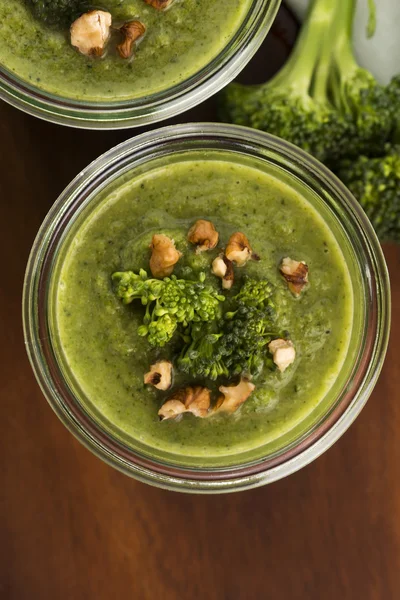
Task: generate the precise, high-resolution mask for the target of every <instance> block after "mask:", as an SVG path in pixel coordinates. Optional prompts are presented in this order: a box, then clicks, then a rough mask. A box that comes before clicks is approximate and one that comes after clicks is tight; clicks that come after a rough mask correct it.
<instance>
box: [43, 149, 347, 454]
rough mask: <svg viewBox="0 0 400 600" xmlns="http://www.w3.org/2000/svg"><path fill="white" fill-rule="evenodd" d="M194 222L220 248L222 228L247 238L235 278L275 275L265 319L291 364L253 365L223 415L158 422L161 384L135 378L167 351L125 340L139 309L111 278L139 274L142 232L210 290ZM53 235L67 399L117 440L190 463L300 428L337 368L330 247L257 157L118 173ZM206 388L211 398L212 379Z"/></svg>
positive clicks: (340, 276)
mask: <svg viewBox="0 0 400 600" xmlns="http://www.w3.org/2000/svg"><path fill="white" fill-rule="evenodd" d="M198 218H207V219H209V220H211V221H212V222H213V223H214V225H215V227H216V228H217V230H218V232H219V234H220V245H221V244H222V245H223V243H224V242H225V243H226V241H227V240H228V238H229V236H230V235H231V234H232V233H233V232H235V231H242V232H245V233H246V235H247V236H248V238H249V240H250V243H251V245H252V248H253V250H254V251H255V252H257V254H258V255H259V256H260V257H261V260H260V261H259V262H255V261H250V262H249V263H247V265H246V266H245V267H243V268H242V269H236V273H237V280H236V282H235V285H237V286H240V281H241V278H242V276H243V275H244V274H245V273H246V274H247V275H250V276H252V277H255V278H266V279H268V280H270V281H271V282H272V283H273V284H274V286H275V295H274V302H275V305H276V311H277V319H278V321H279V323H280V325H281V326H283V327H284V328H285V329H286V330H288V332H289V333H290V337H291V339H292V340H293V343H294V346H295V348H296V359H295V362H294V363H293V364H292V365H291V366H290V367H289V368H287V369H286V371H285V372H284V373H280V372H279V371H278V370H273V371H272V370H269V369H264V371H263V373H262V375H261V376H260V377H259V378H258V379H257V380H256V381H255V382H254V383H255V384H256V388H255V391H254V392H253V393H252V395H251V396H250V398H249V399H248V400H247V401H246V402H245V403H244V404H243V405H242V406H241V407H240V408H239V410H238V411H237V412H235V413H234V414H215V415H212V416H211V417H208V418H196V417H195V416H194V415H192V414H185V415H183V417H182V419H181V420H180V421H175V420H173V419H171V420H165V421H160V420H159V418H158V416H157V412H158V410H159V408H160V406H161V404H162V403H163V402H164V401H165V400H166V398H167V397H168V394H169V393H170V392H160V391H158V390H156V389H155V388H154V387H152V386H145V385H144V383H143V375H144V373H146V372H147V371H148V369H149V366H150V364H152V363H153V362H154V361H155V360H157V359H159V358H169V357H170V354H171V353H172V350H171V349H169V347H168V345H167V346H165V347H164V348H162V349H154V348H151V347H150V345H149V344H148V342H147V340H146V338H142V337H140V336H139V335H138V333H137V328H138V326H139V325H140V324H141V322H142V318H143V307H142V306H141V305H140V302H136V301H135V302H133V303H132V304H129V305H124V304H123V303H122V302H121V301H120V300H119V299H118V298H117V297H116V295H115V293H114V290H113V286H112V282H111V275H112V273H114V272H115V271H124V270H133V271H136V272H137V271H138V270H139V269H140V268H145V269H147V270H148V271H149V268H148V265H149V257H150V250H149V244H150V242H151V238H152V236H153V234H154V233H165V234H166V235H169V236H171V237H173V238H174V240H175V242H176V245H177V248H178V249H179V250H180V251H181V252H182V253H183V256H182V258H181V260H180V261H179V262H178V264H177V265H176V267H175V271H174V273H175V274H176V275H177V276H178V277H180V276H182V273H183V272H185V271H184V270H185V269H186V271H187V267H188V266H189V267H191V268H192V270H193V273H194V274H197V273H198V272H200V271H204V272H205V273H206V276H207V281H209V282H210V284H211V285H212V286H214V287H215V288H216V289H219V290H220V289H221V282H220V280H219V279H218V278H217V277H215V276H214V275H213V274H212V273H211V271H210V263H211V261H212V259H213V258H215V256H217V254H218V249H215V250H212V251H209V252H205V253H202V254H200V255H198V254H196V253H195V251H194V247H193V246H192V245H191V244H189V243H188V241H187V232H188V229H189V227H190V225H192V224H193V222H194V221H195V220H196V219H198ZM66 244H67V249H66V250H65V252H64V258H63V260H62V265H61V267H60V269H59V270H58V275H57V280H56V281H55V282H54V286H55V289H56V329H57V336H58V338H59V342H60V347H61V349H62V350H61V351H62V355H63V360H64V361H65V363H66V364H67V365H68V368H69V369H70V371H71V373H72V374H73V377H74V379H75V381H76V382H77V385H78V386H79V389H80V390H81V398H80V401H81V402H82V403H83V404H84V405H85V406H87V407H89V409H90V410H92V409H93V408H94V410H95V411H98V414H100V415H101V416H102V418H103V419H104V420H105V422H106V423H107V422H108V423H110V424H111V425H112V427H113V428H114V431H117V432H120V433H121V436H122V437H123V438H124V439H125V441H126V440H128V443H129V440H131V441H132V443H134V441H137V442H139V443H141V444H144V446H145V447H146V448H148V449H149V452H151V451H152V449H153V450H154V451H157V452H168V453H172V454H175V455H179V456H181V457H182V456H183V457H185V456H187V457H198V459H199V461H200V462H201V459H202V457H210V456H211V457H219V456H220V457H221V456H229V455H230V456H233V455H235V453H239V452H242V451H247V450H252V449H254V448H258V447H260V446H262V445H263V444H266V443H267V442H270V441H271V440H276V439H278V438H279V437H280V436H282V435H284V434H285V433H287V432H289V431H290V430H291V429H293V428H294V427H295V426H296V425H298V424H299V423H301V422H302V421H303V420H304V419H305V418H306V417H307V415H309V414H310V413H311V412H312V411H313V409H315V407H316V406H318V405H319V403H321V401H322V400H323V398H324V397H325V396H326V394H327V392H328V390H329V389H330V387H331V386H332V384H333V383H334V381H335V380H336V378H337V376H338V373H339V372H340V370H341V368H342V365H343V361H344V359H345V355H346V351H347V348H348V342H349V337H350V334H351V318H352V301H353V294H352V287H351V282H350V278H349V274H348V271H347V267H346V264H345V261H344V258H343V255H342V253H341V251H340V249H339V247H338V245H337V243H336V241H335V239H334V237H333V235H332V233H331V232H330V230H329V229H328V227H327V225H326V224H325V223H324V221H323V220H322V219H321V217H320V216H319V215H318V214H317V212H316V211H315V209H314V208H313V207H312V206H311V204H310V203H309V202H308V201H307V200H306V199H305V198H304V197H302V196H300V195H299V194H298V193H297V192H296V191H294V190H293V189H291V188H290V187H289V186H288V185H286V183H283V182H281V181H279V180H278V179H277V178H275V177H273V176H271V175H269V174H267V173H266V172H263V171H262V170H260V169H258V168H257V166H256V165H255V166H254V167H253V166H250V165H247V164H246V165H244V164H238V163H237V162H236V161H235V162H234V161H231V160H229V157H228V159H227V157H226V156H224V157H222V159H221V160H218V159H216V158H215V156H214V155H213V157H211V158H210V157H207V156H206V155H204V157H203V158H201V157H200V158H199V157H197V158H196V159H193V160H192V159H190V157H186V159H185V160H180V161H174V162H172V163H171V164H169V165H165V166H159V167H157V168H154V169H150V170H149V171H148V172H146V173H143V174H141V175H136V176H132V177H128V178H127V179H126V180H125V181H124V182H123V183H121V185H120V186H119V187H117V188H116V189H113V190H112V191H110V193H109V194H108V195H106V196H105V197H103V198H102V200H101V202H100V203H99V204H98V206H97V207H96V209H95V210H93V211H91V212H90V213H89V214H88V215H87V216H85V218H84V220H83V222H82V223H80V224H79V226H78V228H77V230H76V231H73V233H72V234H71V235H70V237H69V241H68V242H66ZM285 256H290V257H292V258H295V259H297V260H304V261H305V262H306V263H307V264H308V266H309V285H308V287H307V288H306V289H305V291H303V293H302V294H301V296H300V297H299V298H296V297H294V296H293V294H292V293H291V292H290V291H289V290H288V287H287V284H286V282H285V281H284V279H283V278H282V276H281V275H280V273H279V270H278V267H279V264H280V261H281V260H282V258H283V257H285ZM187 383H190V381H189V382H188V376H187V375H185V376H182V375H181V374H179V373H178V372H176V373H175V380H174V389H176V388H179V387H180V386H182V385H184V384H187ZM200 383H204V382H200ZM205 383H206V384H207V385H209V387H210V388H211V389H212V390H213V393H214V390H216V388H217V387H218V385H220V382H218V381H217V382H216V383H215V384H214V383H212V382H211V383H210V382H205Z"/></svg>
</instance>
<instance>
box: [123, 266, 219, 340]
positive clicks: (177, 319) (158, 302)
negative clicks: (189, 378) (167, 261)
mask: <svg viewBox="0 0 400 600" xmlns="http://www.w3.org/2000/svg"><path fill="white" fill-rule="evenodd" d="M204 279H205V277H204V273H201V274H200V276H199V280H198V281H190V280H186V279H177V277H176V276H175V275H171V277H164V279H161V280H160V279H152V278H150V279H149V278H148V277H147V273H146V271H144V270H143V269H141V270H140V271H139V273H133V272H132V271H123V272H117V273H114V274H113V275H112V281H113V284H114V290H115V293H116V295H117V296H118V298H121V300H122V302H123V303H124V304H130V303H131V302H133V300H140V301H141V303H142V305H144V306H146V312H145V314H144V317H143V325H141V326H140V327H139V330H138V333H139V335H142V336H147V338H148V341H149V343H150V344H151V345H153V346H160V347H161V346H164V345H165V344H166V343H167V342H168V341H169V340H170V339H171V338H172V336H173V335H174V333H175V331H176V329H177V327H178V325H180V324H181V325H182V326H183V327H187V326H188V325H189V323H192V322H200V321H203V322H207V321H213V320H215V319H216V318H218V317H219V316H220V315H221V307H220V304H221V302H223V301H224V300H225V297H224V296H221V295H220V294H219V293H218V292H217V291H216V290H215V289H214V288H213V287H211V286H210V285H207V284H206V283H205V282H204Z"/></svg>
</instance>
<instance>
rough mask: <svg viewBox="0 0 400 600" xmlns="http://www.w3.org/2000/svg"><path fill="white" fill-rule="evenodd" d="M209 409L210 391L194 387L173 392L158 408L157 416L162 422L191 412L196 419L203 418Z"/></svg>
mask: <svg viewBox="0 0 400 600" xmlns="http://www.w3.org/2000/svg"><path fill="white" fill-rule="evenodd" d="M209 408H210V390H209V389H208V388H205V387H201V386H195V387H186V388H181V389H179V390H177V391H176V392H174V393H173V394H172V396H170V398H168V400H167V401H166V402H164V404H163V405H162V407H161V408H160V410H159V411H158V415H159V416H160V417H161V419H162V420H163V421H164V420H165V419H173V418H174V417H177V416H178V415H180V414H182V413H184V412H191V413H193V414H194V415H195V416H196V417H200V418H204V417H206V416H207V414H208V409H209Z"/></svg>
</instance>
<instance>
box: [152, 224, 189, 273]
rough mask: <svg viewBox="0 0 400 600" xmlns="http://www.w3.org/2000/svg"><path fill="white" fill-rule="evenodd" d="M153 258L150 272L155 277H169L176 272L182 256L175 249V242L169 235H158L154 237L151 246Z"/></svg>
mask: <svg viewBox="0 0 400 600" xmlns="http://www.w3.org/2000/svg"><path fill="white" fill-rule="evenodd" d="M150 248H151V252H152V253H151V258H150V270H151V272H152V274H153V277H167V275H171V273H172V271H173V270H174V265H175V264H176V263H177V262H178V260H179V259H180V257H181V256H182V254H181V252H179V251H178V250H177V249H176V248H175V242H174V240H171V238H169V237H168V236H167V235H163V234H162V233H159V234H158V233H156V234H155V235H153V238H152V240H151V244H150Z"/></svg>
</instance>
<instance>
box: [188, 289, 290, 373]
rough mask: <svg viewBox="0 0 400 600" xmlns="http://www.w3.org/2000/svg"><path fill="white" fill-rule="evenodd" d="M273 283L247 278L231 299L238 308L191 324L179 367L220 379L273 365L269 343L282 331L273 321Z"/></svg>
mask: <svg viewBox="0 0 400 600" xmlns="http://www.w3.org/2000/svg"><path fill="white" fill-rule="evenodd" d="M272 294H273V286H272V284H271V283H270V282H268V281H266V280H261V281H258V280H253V279H247V280H246V281H245V283H244V284H243V285H242V288H241V290H240V292H239V293H238V294H237V295H236V296H235V297H234V298H233V299H232V301H233V302H234V304H235V310H232V311H229V312H226V313H225V315H224V317H223V318H222V319H219V320H218V321H217V322H213V323H212V324H209V325H208V326H207V327H206V328H204V327H199V326H198V325H197V324H194V325H192V326H191V327H190V328H189V330H188V331H187V332H186V336H187V339H188V342H187V344H186V346H185V347H184V348H183V350H182V352H181V354H180V356H179V358H178V363H177V364H178V367H179V368H180V369H181V370H182V371H184V372H185V373H188V374H190V375H191V376H193V377H208V378H209V379H217V377H220V376H226V377H228V376H229V377H232V376H234V375H240V374H244V375H246V376H248V377H257V376H258V375H259V374H260V373H261V371H262V369H263V367H264V366H266V365H267V366H268V367H270V368H273V361H272V359H271V357H270V355H269V353H268V348H267V346H268V343H269V342H270V341H271V340H272V339H275V338H277V337H280V336H281V334H280V333H279V332H277V331H276V329H277V328H276V325H275V323H274V319H275V315H274V310H273V309H274V306H273V302H272Z"/></svg>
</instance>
